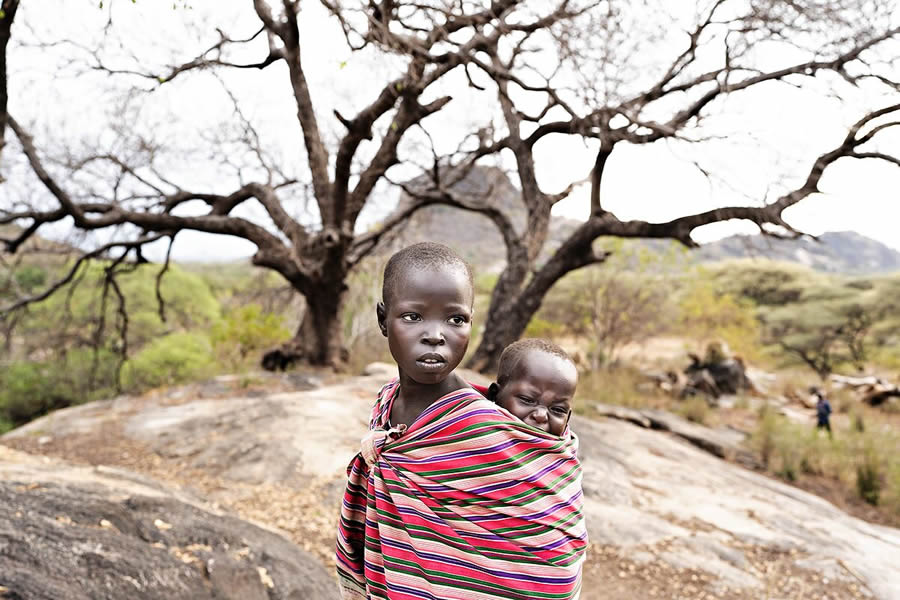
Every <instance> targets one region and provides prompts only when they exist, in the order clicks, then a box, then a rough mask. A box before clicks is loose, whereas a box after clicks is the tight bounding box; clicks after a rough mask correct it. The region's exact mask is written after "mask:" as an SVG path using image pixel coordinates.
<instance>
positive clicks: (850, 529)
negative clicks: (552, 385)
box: [0, 367, 900, 600]
mask: <svg viewBox="0 0 900 600" xmlns="http://www.w3.org/2000/svg"><path fill="white" fill-rule="evenodd" d="M391 371H393V369H392V368H391V367H387V368H383V369H381V370H379V369H376V368H373V369H372V370H371V371H370V372H371V373H372V375H370V376H364V377H349V378H344V379H340V380H336V381H333V382H331V383H330V384H328V385H324V386H322V387H319V388H317V389H311V390H307V391H298V392H284V393H270V392H268V391H267V390H265V389H256V388H254V387H253V386H252V385H251V386H250V387H241V386H240V385H234V386H232V387H229V384H228V381H227V380H220V381H218V382H214V383H212V384H209V385H200V386H191V387H188V388H182V389H176V390H172V391H168V392H159V393H156V394H150V395H146V396H142V397H138V398H134V397H122V398H117V399H115V400H109V401H105V402H97V403H92V404H87V405H82V406H79V407H74V408H70V409H65V410H62V411H59V412H57V413H54V414H52V415H50V416H48V417H45V418H43V419H40V420H38V421H35V422H32V423H30V424H29V425H27V426H25V427H22V428H20V429H18V430H16V431H13V432H10V433H9V434H7V435H5V436H3V437H2V438H0V444H4V445H6V446H8V447H11V448H15V449H16V450H17V451H22V452H28V453H30V454H31V455H32V456H38V455H44V456H48V457H53V458H50V459H43V458H29V459H27V460H22V459H20V458H19V457H20V456H21V455H20V454H15V453H13V454H12V455H11V456H10V451H5V452H6V454H0V486H2V487H0V495H2V497H3V498H7V499H8V498H10V497H13V498H14V499H15V503H14V505H9V504H7V503H4V504H3V506H0V586H3V587H0V597H2V595H3V590H4V589H5V590H6V593H7V597H16V598H20V597H22V598H25V597H27V598H51V597H52V598H69V597H72V598H75V597H96V598H118V597H137V596H110V595H103V594H99V595H95V596H94V595H92V594H90V593H87V591H85V592H84V593H82V595H81V596H78V594H77V593H76V592H77V591H78V590H82V588H79V587H78V586H79V585H87V584H81V583H78V581H80V580H81V579H82V576H84V577H86V578H88V579H90V578H93V579H97V580H102V577H107V578H109V577H113V575H114V574H117V573H120V571H121V570H122V569H123V568H124V567H125V565H130V564H131V563H130V562H123V560H121V558H116V557H117V556H118V557H121V556H122V555H123V554H124V553H126V552H132V551H135V552H136V551H137V549H140V548H143V549H144V551H152V552H156V553H157V555H156V557H157V558H159V559H160V560H161V559H162V558H164V557H165V556H175V557H179V556H181V557H183V558H182V559H181V560H183V561H184V563H185V564H186V565H188V567H190V568H194V569H196V572H197V573H198V574H199V575H194V574H193V573H188V575H191V576H193V577H196V576H202V577H204V578H206V584H207V585H212V584H213V583H214V582H212V575H209V572H210V571H209V567H208V566H206V567H204V565H209V564H210V559H215V560H214V561H213V562H212V563H211V564H212V565H213V566H215V565H216V561H218V560H219V558H216V557H217V556H218V557H221V558H222V560H225V558H224V556H223V554H222V553H226V554H227V556H229V557H231V558H228V560H231V561H233V562H228V563H226V564H228V565H233V566H235V568H236V569H239V570H238V572H237V573H236V574H235V577H237V576H238V575H240V573H244V574H245V575H246V574H247V573H250V574H251V575H253V574H255V576H256V577H255V579H254V577H250V576H249V575H248V576H247V577H248V581H251V583H252V586H255V587H252V589H253V590H254V592H253V593H255V594H257V595H255V596H251V595H248V596H244V597H247V598H253V599H255V598H260V599H261V600H262V599H267V600H275V599H281V598H290V599H291V600H300V599H301V598H316V599H318V598H328V597H329V596H328V595H326V594H319V593H310V592H307V593H306V594H305V595H304V594H303V593H301V592H300V591H296V592H295V591H293V590H294V588H292V587H291V586H296V585H298V583H297V582H298V581H303V577H299V579H298V578H297V577H298V576H295V575H294V574H293V572H291V571H289V570H287V568H288V566H289V565H288V563H291V562H298V563H299V564H301V565H303V566H302V568H304V569H309V572H311V573H313V572H315V573H319V572H320V571H314V570H313V569H312V567H310V566H309V563H308V561H305V559H303V558H302V555H301V554H295V555H292V554H291V552H293V551H289V550H287V549H284V548H283V542H282V541H278V540H281V539H283V538H276V537H271V536H275V535H278V536H283V537H286V538H288V539H290V540H291V541H293V542H294V545H295V546H297V547H299V548H300V549H302V550H304V551H307V552H309V553H311V554H313V555H315V556H316V557H318V560H319V561H320V565H321V568H322V569H325V570H327V571H329V572H330V571H331V561H332V560H333V559H332V548H333V541H334V532H335V523H336V519H337V510H338V502H339V498H340V495H341V493H342V490H343V485H344V481H345V471H344V469H345V466H346V464H347V462H348V460H349V458H350V457H351V456H352V455H353V453H355V452H356V451H357V448H358V444H359V439H360V437H361V435H362V434H363V432H364V431H365V428H366V423H367V418H368V414H369V411H370V408H371V404H372V401H373V399H374V397H375V394H376V392H377V390H378V388H379V386H380V385H381V384H382V383H383V382H384V381H385V379H386V378H387V377H389V376H390V373H391ZM467 376H469V377H471V378H473V379H475V378H476V377H477V376H475V375H467ZM475 380H476V381H477V379H475ZM232 383H235V382H234V381H232ZM594 415H595V417H596V418H592V419H588V418H584V417H578V418H575V419H574V428H575V430H576V431H577V433H578V434H579V436H580V440H581V445H580V448H581V450H580V453H581V457H582V461H583V464H584V475H585V478H584V491H585V498H586V512H587V518H588V526H589V532H590V536H591V541H592V544H591V549H590V553H589V557H588V562H587V564H586V568H585V586H584V591H583V593H582V598H583V600H649V599H653V598H655V599H659V598H665V599H670V600H678V599H683V600H688V599H690V600H696V599H699V598H705V599H712V598H729V599H731V600H757V599H759V598H764V597H766V598H833V599H837V598H840V599H846V598H878V599H882V600H890V599H894V598H898V597H900V570H898V569H897V568H896V557H897V556H900V530H897V529H892V528H888V527H882V526H877V525H872V524H869V523H866V522H864V521H861V520H859V519H856V518H854V517H851V516H848V515H847V514H845V513H844V512H842V511H840V510H838V509H837V508H835V507H834V506H833V505H831V504H829V503H828V502H826V501H824V500H822V499H821V498H818V497H816V496H813V495H811V494H808V493H805V492H802V491H800V490H798V489H796V488H793V487H790V486H788V485H785V484H782V483H780V482H778V481H775V480H772V479H769V478H767V477H764V476H762V475H759V474H757V473H754V472H752V471H749V470H746V469H744V468H742V467H739V466H737V465H736V464H733V463H731V462H728V461H725V460H722V459H720V458H718V457H716V456H713V455H712V454H709V453H708V452H705V451H703V450H700V449H698V448H697V447H695V446H694V445H692V444H690V443H688V442H686V441H685V437H684V436H680V437H679V436H676V435H674V434H672V433H666V432H661V431H656V430H652V429H645V428H642V427H640V426H637V425H633V424H631V423H629V422H626V421H622V420H619V419H605V418H602V417H600V416H599V412H595V413H594ZM674 430H675V429H673V431H674ZM691 435H692V436H693V435H694V433H692V434H691ZM689 437H690V436H689ZM60 458H65V459H67V460H68V461H71V462H73V463H77V464H78V465H83V466H72V465H68V466H65V465H62V464H61V463H59V462H58V460H59V459H60ZM46 461H49V463H48V462H46ZM20 463H22V464H24V465H25V466H24V467H19V466H16V465H18V464H20ZM48 464H49V465H50V466H47V465H48ZM90 465H107V466H106V467H102V468H101V469H100V470H99V471H98V470H97V468H93V467H90ZM110 468H113V469H114V471H112V472H114V473H116V476H115V477H116V478H117V479H118V480H120V481H121V480H122V479H125V480H128V481H131V480H136V481H138V482H139V484H140V486H141V489H140V490H134V489H121V490H119V491H117V490H116V489H115V488H114V487H112V488H109V489H107V491H105V492H103V494H100V495H97V493H96V492H93V491H91V486H92V485H94V482H92V481H91V480H92V478H96V477H97V476H98V475H97V473H98V472H99V473H100V474H101V475H103V476H104V477H106V475H105V474H106V473H110V472H111V471H110V470H109V469H110ZM123 469H124V470H127V471H123ZM48 472H49V474H48ZM128 473H130V474H128ZM134 473H139V474H140V475H135V474H134ZM122 485H123V486H124V485H125V484H122ZM128 485H129V486H133V485H137V484H131V483H129V484H128ZM157 488H159V489H164V490H172V491H166V492H165V494H166V497H169V496H176V495H177V496H178V497H179V498H182V499H184V498H188V500H180V502H185V503H186V505H187V508H184V509H179V508H176V507H175V505H174V504H167V503H163V502H161V501H159V500H142V499H140V498H144V497H150V498H153V496H154V494H159V493H162V492H154V491H153V490H154V489H157ZM10 494H13V495H12V496H11V495H10ZM63 494H65V495H63ZM190 498H196V499H201V500H202V504H199V505H198V503H200V502H201V500H190ZM63 500H65V501H63ZM172 502H174V500H173V501H172ZM9 506H12V508H8V507H9ZM179 506H181V505H179ZM88 507H92V508H90V510H88ZM201 510H202V511H203V515H200V512H198V511H201ZM107 514H108V515H109V516H105V515H107ZM206 514H210V515H213V516H205V515H206ZM198 515H200V516H202V518H203V519H207V520H209V522H212V521H213V520H215V519H219V520H218V521H215V522H216V523H218V525H217V527H218V528H217V529H212V526H209V527H207V528H203V529H198V528H197V527H196V523H198V522H200V521H198V520H197V519H199V518H200V516H198ZM215 515H221V516H219V517H216V516H215ZM157 519H158V520H159V521H161V522H162V524H160V523H157V522H156V520H157ZM104 520H105V521H107V522H108V524H105V523H104ZM249 521H252V522H255V523H257V524H258V525H257V526H255V527H257V529H253V527H254V526H251V525H249V523H248V522H249ZM170 526H171V527H170ZM259 526H262V527H265V528H268V529H269V530H270V531H265V530H264V529H260V528H258V527H259ZM57 529H58V530H59V531H60V532H66V535H65V536H60V535H58V534H57ZM29 530H34V531H35V532H36V533H35V534H34V535H32V536H30V537H28V538H27V540H26V539H25V538H24V537H23V534H22V532H24V531H29ZM115 531H118V532H120V533H116V534H115V535H121V536H125V537H128V543H127V545H122V546H115V547H114V546H107V545H106V544H107V543H108V540H110V539H111V538H112V537H113V535H114V533H115ZM198 531H202V532H203V533H202V534H201V533H198ZM266 536H270V537H269V538H267V537H266ZM238 539H239V540H240V541H238ZM267 540H268V541H267ZM23 543H28V544H32V545H34V544H37V546H35V547H44V546H46V547H50V546H53V545H54V544H56V546H54V547H53V548H51V549H50V550H48V551H47V552H44V553H38V552H35V553H32V554H34V555H36V556H37V558H35V559H33V560H31V561H30V562H26V561H23V560H21V559H18V558H17V557H19V556H21V554H20V550H21V548H22V544H23ZM41 544H43V545H44V546H40V545H41ZM207 547H208V548H209V549H207ZM245 547H246V548H249V550H247V551H244V552H243V554H241V551H242V550H243V549H244V548H245ZM17 548H19V549H20V550H17ZM98 548H99V550H98ZM186 549H187V551H188V554H186V555H185V554H180V553H182V552H184V551H185V550H186ZM117 553H118V554H117ZM216 553H220V554H216ZM235 553H236V554H237V555H238V556H240V557H241V558H240V560H239V559H238V558H235V557H234V556H232V555H234V554H235ZM29 556H31V555H29ZM192 557H193V558H192ZM195 559H196V562H195ZM10 561H13V562H10ZM41 561H44V562H41ZM50 561H62V562H61V565H62V567H61V568H66V569H73V571H72V572H73V573H75V574H76V577H73V578H72V579H73V581H70V582H69V583H68V586H69V587H68V588H67V589H69V590H75V592H72V594H70V595H69V596H65V595H62V596H59V595H57V596H54V595H53V594H51V593H49V592H47V593H44V595H23V594H22V592H18V591H17V590H19V589H31V588H25V587H15V588H14V587H13V585H15V586H23V585H24V584H23V583H22V582H23V581H27V582H31V584H30V585H37V584H35V583H34V582H37V581H40V580H41V579H40V578H41V577H42V576H43V572H44V571H43V569H45V568H49V563H50ZM240 561H244V562H240ZM137 562H139V561H137ZM44 563H46V565H45V564H44ZM10 564H12V565H13V566H14V569H16V570H14V571H10V567H9V565H10ZM148 564H156V563H148ZM165 565H169V563H165ZM188 567H183V568H182V571H185V572H186V571H187V570H188ZM260 567H261V568H263V569H265V570H266V571H265V575H266V577H268V578H269V579H267V578H266V577H263V576H262V572H261V571H259V568H260ZM128 568H129V569H132V570H129V571H128V572H127V573H124V574H126V575H128V576H129V577H131V578H132V579H134V580H135V581H136V582H138V583H141V582H142V581H144V579H141V578H142V577H143V578H145V579H147V578H150V577H151V574H150V573H149V572H147V571H146V569H145V570H143V571H141V570H140V567H139V565H136V566H134V567H131V566H129V567H128ZM166 568H174V567H166ZM240 569H244V570H243V571H241V570H240ZM11 572H12V573H16V577H15V578H11V577H10V575H9V574H10V573H11ZM165 572H166V573H170V572H172V573H176V572H177V573H180V572H181V571H178V570H177V569H175V570H174V571H165ZM123 579H124V577H123ZM54 581H55V580H54ZM126 581H127V580H126ZM313 581H314V582H317V581H319V580H318V575H315V577H314V578H313ZM259 582H262V587H260V585H259ZM11 583H12V584H13V585H11ZM269 584H271V585H269ZM313 584H314V583H310V585H313ZM48 585H49V584H48ZM123 585H124V584H123ZM185 585H187V584H185ZM191 585H193V584H191ZM247 585H251V584H250V583H248V584H247ZM47 589H49V588H47ZM86 589H87V588H83V590H86ZM169 589H170V592H169V594H168V595H166V596H159V597H166V598H169V599H171V600H181V599H185V600H186V599H187V598H208V597H210V596H209V595H202V594H200V595H190V593H187V592H184V591H183V590H188V589H193V588H187V587H183V588H180V589H177V590H176V588H169ZM16 593H18V594H19V595H18V596H15V595H10V594H16ZM291 594H293V595H291ZM139 597H147V598H155V597H158V596H153V595H145V596H139ZM212 597H215V598H232V597H234V596H227V595H221V596H218V595H213V596H212Z"/></svg>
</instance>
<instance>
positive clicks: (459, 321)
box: [449, 315, 466, 325]
mask: <svg viewBox="0 0 900 600" xmlns="http://www.w3.org/2000/svg"><path fill="white" fill-rule="evenodd" d="M449 321H450V322H451V323H453V324H454V325H465V324H466V318H465V317H464V316H462V315H456V316H453V317H450V319H449Z"/></svg>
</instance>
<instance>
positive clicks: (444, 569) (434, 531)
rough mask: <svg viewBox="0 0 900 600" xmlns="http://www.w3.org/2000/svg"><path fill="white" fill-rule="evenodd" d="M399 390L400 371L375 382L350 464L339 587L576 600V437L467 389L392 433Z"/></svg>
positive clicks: (475, 598) (581, 529)
mask: <svg viewBox="0 0 900 600" xmlns="http://www.w3.org/2000/svg"><path fill="white" fill-rule="evenodd" d="M397 391H398V382H397V380H394V381H392V382H391V383H389V384H387V385H386V386H384V387H383V388H382V390H381V392H380V393H379V395H378V401H377V403H376V404H375V408H374V410H373V412H372V421H371V423H370V430H371V431H370V435H369V436H367V438H366V439H364V441H363V447H364V449H363V452H361V453H360V454H357V456H356V457H355V458H354V459H353V461H352V462H351V463H350V466H349V467H348V468H347V474H348V483H347V489H346V491H345V493H344V499H343V504H342V506H341V519H340V525H339V528H338V541H337V569H338V575H339V578H340V583H341V592H342V596H343V597H344V598H352V599H362V600H367V599H372V600H375V599H388V598H390V599H391V600H407V599H422V598H427V599H429V600H438V599H441V600H445V599H453V600H488V599H496V598H506V599H513V600H535V599H541V598H542V599H548V600H551V599H559V600H563V599H565V600H570V599H575V598H577V597H578V595H579V591H580V586H581V566H582V562H583V558H584V553H585V549H586V546H587V532H586V529H585V523H584V517H583V515H582V492H581V466H580V464H579V462H578V459H577V456H576V453H577V446H578V444H577V439H576V438H575V436H574V435H573V434H571V433H570V432H569V431H568V430H567V431H566V433H565V434H564V435H563V436H562V437H561V438H560V437H557V436H553V435H551V434H549V433H544V432H542V431H539V430H537V429H535V428H533V427H530V426H528V425H525V424H524V423H522V422H521V421H519V420H518V419H516V418H515V417H513V416H512V415H510V414H509V413H508V412H506V411H505V410H503V409H501V408H499V407H498V406H497V405H495V404H494V403H492V402H490V401H488V400H486V399H485V398H484V397H483V396H481V395H480V394H478V393H477V392H476V391H475V390H473V389H471V388H465V389H462V390H458V391H456V392H453V393H451V394H448V395H447V396H444V397H443V398H441V399H440V400H438V401H436V402H435V403H434V404H432V405H431V406H430V407H429V408H428V409H427V410H425V411H424V412H423V413H422V414H421V415H420V416H419V418H418V419H416V421H415V422H414V423H413V424H412V425H411V426H410V427H409V428H408V429H407V430H405V431H404V430H402V429H400V430H392V431H391V432H390V433H389V432H388V431H386V428H387V427H388V416H389V415H390V407H391V402H392V401H393V399H394V396H395V394H396V393H397ZM364 455H365V456H364ZM366 458H368V459H369V463H370V464H371V466H369V464H367V461H366Z"/></svg>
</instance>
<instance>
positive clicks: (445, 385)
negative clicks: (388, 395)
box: [398, 373, 468, 408]
mask: <svg viewBox="0 0 900 600" xmlns="http://www.w3.org/2000/svg"><path fill="white" fill-rule="evenodd" d="M467 385H468V384H467V383H466V382H465V381H463V379H462V377H460V376H459V375H457V374H456V373H451V374H450V376H449V377H447V378H446V379H444V380H443V381H441V382H439V383H418V382H416V381H413V380H412V379H410V378H409V377H405V376H403V375H401V376H400V395H399V397H398V399H400V400H403V403H404V404H406V405H407V406H422V408H426V407H428V406H429V405H431V404H433V403H434V402H435V401H436V400H439V399H440V398H443V397H444V396H446V395H447V394H449V393H451V392H455V391H456V390H459V389H462V388H464V387H466V386H467Z"/></svg>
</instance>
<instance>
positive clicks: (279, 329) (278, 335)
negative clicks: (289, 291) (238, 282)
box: [212, 304, 374, 369]
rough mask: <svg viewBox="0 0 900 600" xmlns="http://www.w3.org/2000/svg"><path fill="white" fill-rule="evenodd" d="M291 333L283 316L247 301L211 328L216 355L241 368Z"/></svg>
mask: <svg viewBox="0 0 900 600" xmlns="http://www.w3.org/2000/svg"><path fill="white" fill-rule="evenodd" d="M373 320H374V318H373ZM290 337H291V333H290V332H289V331H288V330H287V329H286V328H285V327H284V319H283V318H282V317H281V316H279V315H275V314H272V313H267V312H264V311H263V309H262V307H261V306H259V305H258V304H248V305H247V306H242V307H241V308H238V309H237V310H233V311H231V312H229V313H228V314H226V315H225V318H223V319H222V320H221V321H219V322H218V323H217V324H216V325H215V326H214V327H213V332H212V342H213V345H214V347H215V351H216V355H217V356H218V357H219V358H220V360H222V361H223V362H225V363H226V365H227V366H228V367H229V368H230V369H236V368H240V367H241V366H243V365H245V364H246V362H247V360H248V358H252V357H254V355H255V354H256V353H257V352H260V351H262V350H264V349H267V348H271V347H273V346H276V345H278V344H280V343H281V342H284V341H286V340H287V339H289V338H290Z"/></svg>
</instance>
